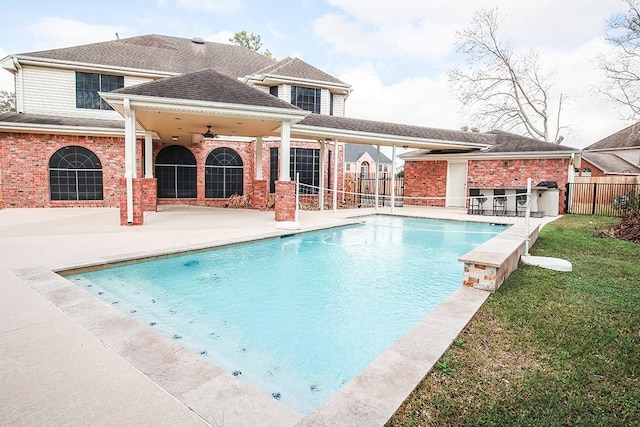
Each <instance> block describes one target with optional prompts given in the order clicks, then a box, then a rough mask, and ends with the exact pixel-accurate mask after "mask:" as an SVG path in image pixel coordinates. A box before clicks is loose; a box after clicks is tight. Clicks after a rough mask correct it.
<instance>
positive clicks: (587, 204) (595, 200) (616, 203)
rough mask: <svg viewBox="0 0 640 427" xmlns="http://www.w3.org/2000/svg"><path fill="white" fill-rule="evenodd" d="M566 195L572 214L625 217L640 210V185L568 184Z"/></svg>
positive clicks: (568, 209)
mask: <svg viewBox="0 0 640 427" xmlns="http://www.w3.org/2000/svg"><path fill="white" fill-rule="evenodd" d="M566 194H567V199H566V211H567V213H571V214H578V215H605V216H624V215H626V214H627V213H629V212H631V211H634V210H639V209H640V184H605V183H596V182H591V183H568V184H567V192H566Z"/></svg>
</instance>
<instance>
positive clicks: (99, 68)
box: [2, 55, 183, 78]
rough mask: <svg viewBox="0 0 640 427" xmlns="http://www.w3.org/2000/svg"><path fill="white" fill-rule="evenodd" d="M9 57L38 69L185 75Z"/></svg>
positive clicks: (131, 74)
mask: <svg viewBox="0 0 640 427" xmlns="http://www.w3.org/2000/svg"><path fill="white" fill-rule="evenodd" d="M9 57H12V58H14V59H15V60H16V61H19V62H20V63H21V64H22V65H33V66H38V67H42V66H48V67H51V68H63V69H68V70H92V71H106V72H110V73H113V72H121V73H126V74H127V75H129V76H139V77H150V78H154V77H155V78H158V77H171V76H180V75H182V74H183V73H176V72H169V71H159V70H146V69H141V68H130V67H121V66H117V65H104V64H94V63H90V62H89V63H87V62H75V61H63V60H60V59H51V58H37V57H33V56H25V55H9ZM2 66H3V67H4V68H5V69H7V68H6V67H5V66H4V65H2Z"/></svg>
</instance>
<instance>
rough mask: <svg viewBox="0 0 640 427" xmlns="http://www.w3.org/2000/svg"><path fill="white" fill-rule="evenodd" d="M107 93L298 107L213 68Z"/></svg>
mask: <svg viewBox="0 0 640 427" xmlns="http://www.w3.org/2000/svg"><path fill="white" fill-rule="evenodd" d="M109 93H122V94H129V95H141V96H153V97H159V98H173V99H188V100H192V101H207V102H223V103H228V104H242V105H252V106H259V107H272V108H285V109H289V110H300V108H298V107H296V106H295V105H292V104H290V103H288V102H286V101H283V100H281V99H279V98H276V97H275V96H272V95H269V94H268V93H266V92H262V91H261V90H258V89H254V88H252V87H250V86H247V85H246V84H244V83H241V82H240V81H238V80H236V79H233V78H231V77H227V76H225V75H222V74H220V73H218V72H216V71H214V70H202V71H197V72H195V73H190V74H183V75H180V76H175V77H167V78H164V79H160V80H155V81H152V82H148V83H142V84H139V85H135V86H128V87H125V88H122V89H118V90H115V91H112V92H109Z"/></svg>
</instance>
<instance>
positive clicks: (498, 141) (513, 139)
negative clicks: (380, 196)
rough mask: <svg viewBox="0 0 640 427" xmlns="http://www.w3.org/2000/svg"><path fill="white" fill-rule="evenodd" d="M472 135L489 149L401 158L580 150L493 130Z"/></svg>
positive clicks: (418, 152)
mask: <svg viewBox="0 0 640 427" xmlns="http://www.w3.org/2000/svg"><path fill="white" fill-rule="evenodd" d="M464 133H470V134H472V135H483V136H484V137H485V138H488V142H487V145H488V147H486V148H483V149H464V150H459V149H457V150H456V149H451V150H414V151H409V152H407V153H404V154H401V155H400V157H401V158H404V157H413V156H428V155H433V154H452V155H456V154H463V155H465V156H469V155H478V156H481V155H485V154H487V153H496V154H501V153H504V154H508V153H535V152H554V151H555V152H564V153H567V152H576V153H577V152H579V151H580V150H579V149H577V148H573V147H568V146H566V145H561V144H554V143H551V142H545V141H540V140H538V139H533V138H527V137H525V136H521V135H516V134H513V133H509V132H504V131H500V130H492V131H490V132H464Z"/></svg>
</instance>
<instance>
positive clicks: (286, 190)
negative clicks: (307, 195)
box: [276, 181, 296, 222]
mask: <svg viewBox="0 0 640 427" xmlns="http://www.w3.org/2000/svg"><path fill="white" fill-rule="evenodd" d="M295 220H296V183H295V181H276V221H278V222H280V221H290V222H293V221H295Z"/></svg>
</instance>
